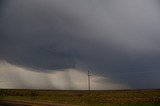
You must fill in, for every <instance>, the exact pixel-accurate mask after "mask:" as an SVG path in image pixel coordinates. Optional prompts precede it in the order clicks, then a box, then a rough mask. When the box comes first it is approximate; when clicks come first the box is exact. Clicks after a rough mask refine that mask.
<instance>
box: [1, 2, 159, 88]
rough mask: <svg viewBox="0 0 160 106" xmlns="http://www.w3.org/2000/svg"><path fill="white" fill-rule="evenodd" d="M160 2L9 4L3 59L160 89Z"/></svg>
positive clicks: (3, 28)
mask: <svg viewBox="0 0 160 106" xmlns="http://www.w3.org/2000/svg"><path fill="white" fill-rule="evenodd" d="M156 3H157V1H156V0H153V1H149V0H140V1H138V0H135V1H132V0H121V1H119V0H108V1H106V0H80V1H75V0H67V1H66V0H54V1H52V0H45V1H44V0H39V1H37V0H34V1H33V0H27V1H25V0H14V1H11V0H8V1H7V2H6V3H5V5H4V6H3V7H2V10H1V11H0V12H1V13H0V14H1V17H0V59H1V60H6V61H7V62H9V63H12V64H15V65H19V66H23V67H27V68H35V69H38V70H40V71H42V70H55V69H65V68H81V69H84V70H88V69H89V70H92V71H93V72H94V73H96V74H102V75H104V76H107V77H110V78H111V79H112V80H113V81H115V82H122V83H125V84H127V85H129V86H131V87H132V88H145V87H147V88H154V87H157V88H158V87H160V84H159V80H158V79H157V78H158V77H159V74H160V73H159V71H158V70H159V63H160V62H159V60H160V58H159V57H160V55H159V53H160V47H159V41H160V38H159V34H160V31H159V27H160V14H158V11H159V7H158V6H157V5H156ZM144 4H145V5H144ZM148 78H149V79H148ZM137 82H138V83H137Z"/></svg>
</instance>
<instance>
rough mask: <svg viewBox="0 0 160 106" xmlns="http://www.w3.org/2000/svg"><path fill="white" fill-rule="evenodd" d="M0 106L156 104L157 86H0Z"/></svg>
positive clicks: (159, 102)
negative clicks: (88, 88) (95, 88)
mask: <svg viewBox="0 0 160 106" xmlns="http://www.w3.org/2000/svg"><path fill="white" fill-rule="evenodd" d="M0 106H160V89H155V90H106V91H90V92H89V91H78V90H75V91H74V90H73V91H72V90H66V91H65V90H64V91H61V90H21V89H19V90H18V89H17V90H16V89H0Z"/></svg>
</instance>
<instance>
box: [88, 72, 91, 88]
mask: <svg viewBox="0 0 160 106" xmlns="http://www.w3.org/2000/svg"><path fill="white" fill-rule="evenodd" d="M90 77H91V75H90V72H89V71H88V90H89V91H90V90H91V82H90Z"/></svg>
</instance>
